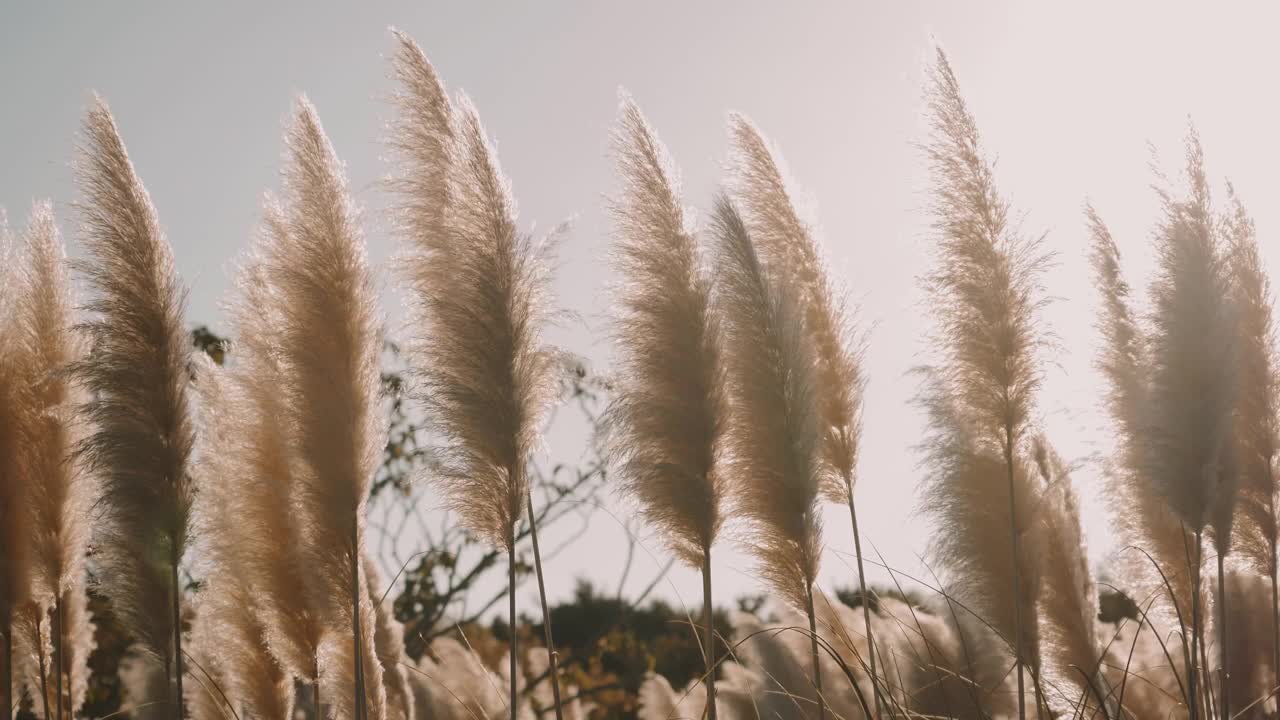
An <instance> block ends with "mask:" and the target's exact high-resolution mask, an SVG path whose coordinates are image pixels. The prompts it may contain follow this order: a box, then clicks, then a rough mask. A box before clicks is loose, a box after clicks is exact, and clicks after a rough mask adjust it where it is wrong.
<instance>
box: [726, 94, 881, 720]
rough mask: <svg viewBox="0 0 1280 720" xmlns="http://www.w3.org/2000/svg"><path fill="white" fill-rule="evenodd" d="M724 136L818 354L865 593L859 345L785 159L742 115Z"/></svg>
mask: <svg viewBox="0 0 1280 720" xmlns="http://www.w3.org/2000/svg"><path fill="white" fill-rule="evenodd" d="M729 135H730V138H731V140H732V148H733V149H732V157H733V161H732V166H733V186H734V190H735V197H736V198H737V201H738V202H739V204H740V205H741V207H742V208H743V213H744V216H745V218H746V221H747V227H748V228H749V230H750V232H751V235H752V238H753V239H754V240H755V242H756V244H757V245H758V247H759V249H760V253H761V255H762V256H763V258H764V260H765V263H766V264H767V265H768V266H769V267H771V268H773V269H774V272H775V273H777V275H778V277H779V278H785V279H786V280H785V281H786V282H794V283H796V285H797V287H798V290H797V295H798V298H799V301H800V303H801V313H802V314H803V316H804V322H805V327H806V329H807V330H808V331H809V333H810V335H811V337H812V339H813V347H814V354H815V357H816V359H817V373H816V374H815V382H816V383H817V390H816V392H817V398H818V403H819V411H820V418H821V420H820V422H821V428H820V431H819V432H820V434H821V443H820V446H819V447H820V452H821V455H822V458H823V460H824V461H825V462H826V463H827V464H828V465H829V466H830V469H831V472H830V473H829V474H828V475H827V477H826V479H825V482H824V491H825V493H826V495H827V496H828V497H829V498H830V500H831V501H832V502H837V503H841V504H843V505H847V506H848V507H849V519H850V521H851V522H852V524H853V541H854V555H855V560H856V561H857V564H858V588H859V591H860V592H861V593H862V594H863V596H864V597H865V596H866V593H867V584H866V579H865V573H864V568H863V562H862V538H861V537H860V535H859V533H858V513H857V509H856V505H855V504H854V497H853V489H854V483H855V481H856V479H857V466H858V449H859V443H860V441H861V435H862V392H863V383H864V380H863V376H862V358H861V357H860V353H861V348H860V346H859V344H858V342H857V341H856V340H855V339H854V338H853V337H852V333H851V328H850V327H849V322H848V318H847V317H846V316H845V308H844V306H843V302H842V298H841V297H840V296H839V294H838V293H837V291H836V290H835V289H834V288H833V287H832V283H831V281H830V279H829V278H828V277H827V264H826V262H825V261H824V260H823V258H822V252H821V248H820V246H819V243H818V239H817V232H816V230H815V229H814V226H813V223H812V222H811V221H809V220H807V219H805V217H804V216H803V213H802V211H801V208H800V207H799V200H798V199H797V197H796V196H797V194H798V191H797V190H796V189H795V187H794V185H793V183H792V182H791V180H790V178H789V177H788V175H787V172H786V170H785V169H784V165H783V162H782V158H781V157H780V156H779V154H778V152H777V151H776V150H775V149H774V148H773V147H772V146H771V145H770V143H769V141H768V140H767V139H766V138H765V137H764V135H763V134H762V133H761V132H760V130H759V129H757V128H756V126H755V125H753V124H752V123H751V121H750V120H748V119H747V118H745V117H743V116H741V115H736V114H735V115H731V116H730V119H729ZM862 619H863V625H864V630H865V631H866V633H867V638H868V648H869V649H868V651H867V653H868V658H869V661H870V664H869V672H870V675H871V677H872V678H876V652H875V643H874V636H873V635H872V632H871V609H870V604H869V603H863V605H862ZM872 687H873V690H874V692H873V695H874V698H875V703H876V708H877V714H878V713H879V708H880V704H881V701H880V683H879V681H878V679H877V680H876V681H875V682H874V683H873V685H872Z"/></svg>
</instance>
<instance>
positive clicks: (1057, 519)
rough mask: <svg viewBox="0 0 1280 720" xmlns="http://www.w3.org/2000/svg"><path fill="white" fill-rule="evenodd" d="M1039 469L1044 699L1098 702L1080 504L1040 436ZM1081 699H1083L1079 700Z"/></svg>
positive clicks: (1092, 596)
mask: <svg viewBox="0 0 1280 720" xmlns="http://www.w3.org/2000/svg"><path fill="white" fill-rule="evenodd" d="M1033 453H1034V459H1035V462H1036V468H1037V470H1038V471H1039V473H1040V478H1041V481H1042V486H1041V488H1040V497H1041V508H1040V512H1039V517H1040V520H1041V522H1043V523H1044V530H1043V532H1044V545H1043V547H1044V556H1043V558H1042V564H1043V566H1044V570H1043V572H1042V584H1041V587H1040V597H1039V598H1038V600H1037V607H1036V612H1035V617H1036V618H1037V619H1038V620H1039V622H1040V625H1041V631H1040V635H1041V648H1040V652H1041V656H1042V659H1041V665H1042V666H1043V667H1044V671H1045V672H1044V677H1045V684H1046V686H1047V687H1051V688H1053V689H1052V690H1050V691H1049V693H1048V694H1049V702H1050V704H1051V705H1053V706H1055V707H1061V708H1069V709H1071V710H1074V709H1076V708H1078V707H1081V706H1088V707H1089V708H1092V709H1094V710H1097V709H1098V707H1099V704H1098V697H1097V696H1098V695H1099V694H1102V692H1103V691H1102V690H1101V689H1100V686H1099V685H1097V682H1098V672H1099V668H1100V666H1101V663H1102V661H1103V653H1102V648H1101V646H1100V644H1099V643H1098V638H1097V633H1096V631H1095V627H1096V624H1097V617H1098V588H1097V586H1096V585H1095V584H1094V580H1093V573H1092V572H1091V571H1090V569H1089V553H1088V551H1087V549H1086V544H1085V538H1084V530H1083V529H1082V528H1081V525H1080V504H1079V501H1078V500H1077V499H1076V492H1075V488H1074V487H1072V483H1071V476H1070V474H1069V472H1068V468H1067V466H1066V464H1065V463H1063V461H1062V458H1060V457H1058V454H1057V453H1056V452H1054V450H1053V448H1052V447H1050V446H1049V444H1048V441H1046V440H1045V439H1044V438H1043V437H1037V438H1036V439H1035V441H1034V446H1033ZM1081 698H1083V700H1081Z"/></svg>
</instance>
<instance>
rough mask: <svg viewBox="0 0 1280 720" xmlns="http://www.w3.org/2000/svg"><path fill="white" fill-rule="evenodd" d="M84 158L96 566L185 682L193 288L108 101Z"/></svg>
mask: <svg viewBox="0 0 1280 720" xmlns="http://www.w3.org/2000/svg"><path fill="white" fill-rule="evenodd" d="M84 142H85V146H84V148H83V150H82V152H81V156H80V161H79V164H78V167H77V170H78V178H79V185H80V190H81V193H82V195H83V200H82V202H81V203H80V204H79V206H78V207H79V210H80V216H81V224H82V226H81V236H82V237H83V238H84V244H85V248H86V250H87V252H88V256H89V258H88V261H86V262H85V263H83V264H82V265H81V267H82V269H83V272H84V276H85V278H86V280H87V282H88V284H89V287H90V288H91V289H92V290H93V299H92V300H91V301H90V302H89V304H88V306H87V307H88V310H89V311H90V312H91V313H92V314H93V317H92V319H91V320H89V321H88V323H87V329H88V331H89V333H90V337H91V340H92V347H91V350H90V352H89V354H88V356H87V357H86V358H85V359H84V360H83V361H81V362H78V363H76V364H75V365H74V366H73V367H74V368H75V371H76V375H77V377H78V379H79V380H80V382H82V383H83V384H84V386H85V389H86V391H87V396H88V400H87V401H86V402H85V404H84V405H83V406H82V409H83V417H84V419H85V420H86V421H87V422H88V423H89V424H90V427H91V429H90V430H89V434H88V436H87V437H86V438H85V439H84V441H83V442H82V443H81V447H80V451H81V457H82V458H83V459H84V460H85V461H86V462H87V463H88V464H89V467H90V468H91V470H92V472H93V473H94V475H95V477H96V478H97V480H98V481H99V482H100V483H101V487H100V493H99V497H98V500H97V504H96V505H95V523H96V524H95V527H94V530H95V546H96V547H97V552H96V554H95V556H94V560H95V563H96V564H97V566H98V569H99V576H100V577H101V578H102V586H103V590H104V591H105V592H106V594H107V595H108V596H110V597H111V599H112V603H113V610H114V612H115V614H116V616H117V617H118V618H119V619H120V621H121V623H122V624H123V625H124V627H125V628H127V629H128V630H129V631H130V632H131V633H132V634H133V635H134V637H136V638H137V639H138V641H139V642H140V643H141V645H142V648H143V649H144V650H145V651H147V652H150V653H152V654H153V655H155V656H157V657H163V658H166V659H167V662H166V666H172V667H173V668H174V671H173V674H172V677H173V679H174V684H175V685H176V686H177V690H178V691H179V692H176V693H174V694H172V695H170V701H171V702H178V703H180V702H181V700H180V698H181V692H180V691H181V687H182V670H181V667H182V654H181V652H180V648H181V630H180V628H179V627H178V616H179V614H180V611H179V603H180V596H179V595H180V590H179V586H178V565H179V563H180V561H181V560H182V556H183V552H184V550H185V548H186V544H187V540H188V533H189V517H190V512H191V501H192V497H193V495H194V491H195V488H194V484H193V482H192V478H191V473H190V468H189V459H190V455H191V447H192V442H193V437H192V428H191V421H190V418H189V417H188V411H187V378H188V372H189V369H188V354H189V352H190V343H189V341H188V339H187V334H186V331H185V328H184V327H183V323H182V302H183V291H182V289H181V286H180V285H179V282H178V279H177V276H176V274H175V271H174V267H173V258H172V255H171V252H170V249H169V246H168V244H167V243H166V242H165V239H164V236H163V235H162V234H161V231H160V225H159V221H158V219H157V218H156V213H155V209H154V208H153V207H152V205H151V200H150V198H149V197H148V195H147V191H146V189H145V188H143V186H142V182H141V181H140V180H139V179H138V176H137V174H136V173H135V172H134V169H133V165H132V163H130V161H129V156H128V153H127V152H126V151H125V146H124V143H123V141H122V140H121V139H120V135H119V133H118V132H117V130H116V125H115V121H114V120H113V119H112V117H111V112H110V111H109V110H108V109H107V106H106V103H104V102H103V101H101V100H98V101H97V102H96V103H95V104H94V106H93V108H92V109H90V111H89V114H88V117H87V118H86V119H85V122H84Z"/></svg>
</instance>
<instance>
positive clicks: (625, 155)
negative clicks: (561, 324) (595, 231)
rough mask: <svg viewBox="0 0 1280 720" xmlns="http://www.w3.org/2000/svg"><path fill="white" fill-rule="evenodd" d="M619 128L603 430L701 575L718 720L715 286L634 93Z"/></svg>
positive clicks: (615, 461) (721, 478) (662, 526)
mask: <svg viewBox="0 0 1280 720" xmlns="http://www.w3.org/2000/svg"><path fill="white" fill-rule="evenodd" d="M620 115H621V118H620V119H619V122H618V127H617V129H616V130H615V131H614V135H613V149H614V156H615V157H616V161H617V164H618V168H619V172H620V174H621V176H622V190H621V192H620V193H619V195H618V197H617V198H616V199H615V200H614V201H613V202H612V207H611V211H612V216H613V221H614V225H615V227H616V230H615V232H614V235H615V237H616V238H617V242H616V245H615V250H614V267H615V268H616V270H617V275H618V277H619V278H622V280H621V281H620V282H619V283H618V287H617V289H616V291H615V292H616V298H617V300H616V306H617V309H616V310H615V316H614V336H615V346H616V347H617V348H618V354H619V359H618V361H617V366H618V370H617V379H616V381H615V384H614V390H615V393H614V397H613V401H612V403H611V404H610V406H609V409H608V412H607V414H606V416H605V420H604V425H603V430H604V432H603V435H604V438H605V444H606V447H607V448H608V452H609V454H610V457H611V461H612V465H613V466H614V468H615V469H616V472H617V473H618V477H619V483H620V484H619V487H620V489H621V491H622V492H623V493H625V494H626V495H628V496H629V497H630V498H631V499H632V500H633V501H634V502H635V503H636V505H637V507H638V510H639V513H640V515H641V517H643V518H644V520H645V521H646V522H647V523H648V524H649V525H650V526H652V527H653V528H654V529H655V530H657V532H658V534H659V535H660V536H661V538H662V539H663V540H664V541H665V542H666V543H667V545H668V546H669V547H670V548H671V549H672V551H673V552H674V553H675V554H676V556H677V557H678V558H680V560H681V561H682V562H684V563H685V564H687V565H689V566H690V567H694V568H699V569H701V571H702V575H703V627H702V633H703V636H702V644H703V652H704V660H705V663H706V669H707V673H706V675H707V679H706V682H707V694H708V697H709V698H711V700H710V702H709V704H708V709H709V712H710V713H711V715H710V720H715V704H714V703H715V673H716V669H715V660H714V647H715V645H714V640H713V639H714V632H715V630H714V627H713V625H712V620H711V605H712V600H711V586H712V583H711V546H712V545H713V544H715V541H716V537H717V536H718V535H719V533H720V527H721V524H722V522H723V520H724V515H723V507H722V506H723V501H724V498H725V495H726V493H727V487H726V486H727V478H726V476H725V474H724V472H723V468H722V467H721V463H720V462H719V460H718V454H719V451H720V445H721V442H722V436H723V434H724V432H725V429H726V424H727V420H728V418H727V415H728V399H727V397H726V396H725V388H724V380H725V377H724V367H723V363H722V361H721V358H720V350H719V347H718V343H719V340H720V338H719V333H720V328H719V326H718V324H717V318H716V316H715V315H714V314H713V312H712V309H711V283H710V281H709V280H708V279H707V275H706V271H705V268H704V267H703V263H702V259H701V258H700V257H699V252H698V244H697V240H696V239H695V237H694V233H693V228H692V226H691V223H690V222H689V220H688V218H686V216H685V210H684V207H683V206H682V205H681V200H680V187H679V177H678V175H677V170H676V168H675V165H674V163H673V162H672V161H671V158H670V157H669V156H668V154H667V150H666V148H665V147H664V146H663V145H662V142H661V141H660V140H659V139H658V137H657V135H656V134H655V133H654V132H653V129H652V128H650V127H649V123H648V122H647V121H646V120H645V118H644V115H642V114H641V112H640V109H639V108H638V107H636V104H635V103H634V102H633V101H632V100H631V98H630V97H628V96H626V95H625V94H624V95H623V97H622V99H621V110H620Z"/></svg>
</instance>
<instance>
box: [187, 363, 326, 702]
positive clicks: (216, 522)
mask: <svg viewBox="0 0 1280 720" xmlns="http://www.w3.org/2000/svg"><path fill="white" fill-rule="evenodd" d="M197 360H198V362H199V369H198V372H197V373H196V392H197V397H198V398H199V403H200V413H199V417H200V428H199V430H200V432H199V444H198V445H197V448H198V451H199V453H200V457H199V465H198V468H199V478H200V486H201V489H202V493H203V497H202V502H201V503H200V504H199V505H198V506H197V507H196V509H195V516H194V521H195V522H196V523H197V524H198V526H199V527H200V530H201V532H200V534H201V536H202V537H204V538H205V542H204V544H203V548H202V549H203V551H204V552H203V556H204V558H203V559H204V561H205V562H206V563H207V565H208V571H207V573H206V576H205V583H204V587H203V589H202V590H201V593H200V606H199V609H198V612H197V613H196V621H195V623H194V627H193V628H192V644H193V646H197V647H198V648H199V650H200V654H199V656H200V657H201V659H200V660H199V662H200V663H201V667H200V668H197V669H196V670H193V673H194V674H195V675H196V677H197V678H199V679H200V680H201V681H202V682H200V683H198V684H197V685H196V686H194V687H191V688H189V689H188V699H189V702H190V704H191V708H192V715H193V717H198V716H199V715H198V714H197V708H199V709H201V711H204V712H207V711H209V710H210V709H215V710H216V709H217V708H218V707H219V706H220V704H225V705H229V707H230V710H231V711H232V712H233V713H237V714H238V713H241V712H243V713H244V714H246V715H248V716H249V717H263V718H287V717H289V716H290V714H291V713H292V707H293V677H292V675H291V674H289V673H287V672H285V670H284V668H283V667H282V665H281V663H278V662H277V661H276V659H275V657H274V656H273V655H272V653H271V651H270V649H269V647H268V641H269V639H270V638H271V637H272V636H273V633H272V632H271V631H270V630H269V629H268V627H267V626H266V624H265V618H267V617H273V618H275V617H279V616H278V615H275V614H271V615H268V614H267V613H263V612H261V611H260V608H261V607H262V606H263V605H264V604H266V603H270V602H272V599H270V598H266V597H263V595H264V594H265V593H266V592H269V591H270V590H274V589H276V588H275V587H273V586H272V585H270V584H267V585H258V584H255V580H258V579H259V578H260V575H259V573H257V572H254V570H256V569H258V568H260V567H261V564H262V561H261V560H260V559H259V558H260V557H261V556H263V555H268V554H276V553H279V554H282V555H285V556H286V557H288V547H287V546H286V547H281V546H275V545H271V544H270V542H272V541H273V540H282V541H286V542H294V541H296V540H295V538H292V537H284V538H275V537H272V536H271V535H270V534H269V533H268V532H264V531H263V528H262V527H261V526H259V525H257V523H258V522H261V521H262V520H263V518H261V517H260V516H259V515H258V513H260V512H261V511H260V510H258V511H255V510H253V509H252V508H246V507H245V505H246V501H248V502H253V501H255V500H257V499H258V497H257V496H258V495H260V494H261V491H255V488H254V487H253V486H255V485H265V484H269V483H273V482H277V481H278V478H272V477H262V476H258V475H254V474H252V473H253V471H254V470H255V469H256V468H255V466H254V464H253V463H252V459H251V455H250V453H251V449H252V448H253V446H254V445H255V443H256V441H257V440H258V438H253V437H246V427H245V425H244V424H243V423H244V421H245V420H246V419H249V420H250V421H251V423H252V418H253V416H252V410H253V408H252V406H251V405H250V401H249V400H248V398H247V397H246V394H247V393H245V388H244V386H241V385H238V384H237V383H236V382H235V381H236V380H237V379H240V378H237V377H236V376H235V375H233V373H232V372H230V371H227V370H224V369H222V368H220V367H218V366H217V365H216V364H214V362H213V360H211V359H210V358H208V356H205V355H201V356H199V357H198V358H197ZM241 377H243V376H241ZM246 415H247V416H248V418H246ZM248 429H249V430H250V431H253V430H258V429H260V428H258V427H255V426H254V425H253V424H250V426H249V428H248ZM278 509H281V510H285V511H287V509H283V508H278ZM277 522H278V521H277ZM293 589H294V590H300V589H301V588H293ZM276 602H286V603H287V602H298V601H297V600H296V599H281V600H278V601H276ZM193 654H196V653H195V651H194V650H193ZM206 674H208V675H216V677H205V675H206Z"/></svg>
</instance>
